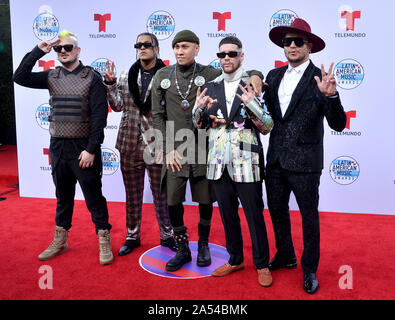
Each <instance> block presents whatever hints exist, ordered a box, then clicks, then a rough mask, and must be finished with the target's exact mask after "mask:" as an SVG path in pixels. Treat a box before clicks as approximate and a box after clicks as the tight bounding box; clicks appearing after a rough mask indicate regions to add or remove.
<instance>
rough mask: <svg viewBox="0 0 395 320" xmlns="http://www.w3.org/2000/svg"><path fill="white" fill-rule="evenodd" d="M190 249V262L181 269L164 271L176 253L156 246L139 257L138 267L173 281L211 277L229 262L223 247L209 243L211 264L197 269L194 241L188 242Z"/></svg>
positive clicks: (196, 246) (196, 244) (195, 243)
mask: <svg viewBox="0 0 395 320" xmlns="http://www.w3.org/2000/svg"><path fill="white" fill-rule="evenodd" d="M189 248H190V249H191V254H192V261H191V262H189V263H186V264H184V265H183V266H182V268H181V269H179V270H177V271H174V272H169V271H166V269H165V267H166V263H167V261H169V260H170V259H171V258H173V257H174V256H175V255H176V253H175V252H174V251H171V250H170V249H169V248H167V247H162V246H157V247H154V248H152V249H150V250H148V251H146V252H144V253H143V254H142V255H141V257H140V260H139V262H140V266H141V267H142V268H143V269H144V270H146V271H148V272H149V273H152V274H155V275H157V276H161V277H167V278H174V279H196V278H204V277H208V276H211V273H212V272H213V271H214V270H215V269H217V268H218V267H220V266H222V265H223V264H225V263H226V262H228V260H229V254H228V252H227V251H226V249H225V248H224V247H221V246H219V245H217V244H212V243H209V248H210V253H211V264H210V265H209V266H207V267H199V266H198V265H197V264H196V256H197V248H198V243H197V242H196V241H190V242H189Z"/></svg>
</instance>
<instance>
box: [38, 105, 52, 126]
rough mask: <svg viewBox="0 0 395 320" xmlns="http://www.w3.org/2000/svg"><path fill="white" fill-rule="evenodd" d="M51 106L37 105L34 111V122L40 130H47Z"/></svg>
mask: <svg viewBox="0 0 395 320" xmlns="http://www.w3.org/2000/svg"><path fill="white" fill-rule="evenodd" d="M50 111H51V106H50V105H49V104H48V103H43V104H42V105H39V106H38V107H37V109H36V121H37V124H38V125H39V126H40V128H42V129H44V130H49V113H50Z"/></svg>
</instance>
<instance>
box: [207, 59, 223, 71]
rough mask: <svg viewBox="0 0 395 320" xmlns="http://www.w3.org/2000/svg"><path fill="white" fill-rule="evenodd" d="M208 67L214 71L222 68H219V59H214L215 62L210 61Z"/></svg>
mask: <svg viewBox="0 0 395 320" xmlns="http://www.w3.org/2000/svg"><path fill="white" fill-rule="evenodd" d="M209 65H210V66H212V67H213V68H215V69H218V70H222V66H221V63H220V62H219V59H215V60H213V61H211V62H210V64H209Z"/></svg>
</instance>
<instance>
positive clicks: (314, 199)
mask: <svg viewBox="0 0 395 320" xmlns="http://www.w3.org/2000/svg"><path fill="white" fill-rule="evenodd" d="M269 38H270V40H271V41H272V42H274V43H275V44H276V45H278V46H279V47H282V48H284V53H285V56H286V58H287V60H288V62H289V64H288V66H284V67H282V68H278V69H274V70H271V71H270V72H269V74H268V75H267V80H266V83H265V102H266V104H267V106H268V110H269V112H270V114H271V115H272V118H273V120H274V127H273V129H272V131H271V134H270V140H269V147H268V152H267V170H266V180H265V183H266V192H267V200H268V207H269V211H270V215H271V218H272V223H273V229H274V233H275V239H276V248H277V253H276V255H275V256H274V258H273V259H272V260H271V261H270V263H269V269H270V270H277V269H279V268H295V267H296V256H295V251H294V246H293V243H292V237H291V223H290V216H289V207H288V203H289V197H290V194H291V192H293V193H294V195H295V198H296V201H297V203H298V206H299V210H300V213H301V215H302V227H303V244H304V250H303V255H302V258H301V265H302V269H303V272H304V289H305V291H306V292H307V293H310V294H312V293H315V292H316V291H317V289H318V280H317V278H316V271H317V268H318V262H319V257H320V227H319V215H318V202H319V184H320V177H321V172H322V169H323V136H324V125H323V119H324V117H325V118H326V119H327V122H328V124H329V126H330V127H331V128H332V129H333V130H336V131H342V130H343V129H344V128H345V125H346V114H345V112H344V109H343V107H342V105H341V102H340V98H339V94H338V92H337V91H336V81H335V79H334V77H333V75H332V68H333V63H332V64H331V65H330V67H329V71H328V73H325V70H324V66H323V65H321V69H319V68H317V67H316V66H315V65H314V64H313V63H312V62H311V61H310V58H309V57H310V53H315V52H319V51H321V50H323V49H324V48H325V42H324V41H323V40H322V39H321V38H320V37H318V36H317V35H315V34H313V33H312V32H311V28H310V26H309V24H308V23H307V22H306V21H304V20H303V19H299V18H297V19H295V20H294V22H293V23H292V24H291V25H290V26H280V27H275V28H273V29H272V30H271V31H270V33H269Z"/></svg>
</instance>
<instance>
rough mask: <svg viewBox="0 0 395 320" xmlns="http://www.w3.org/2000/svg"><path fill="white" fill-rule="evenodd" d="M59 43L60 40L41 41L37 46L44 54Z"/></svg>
mask: <svg viewBox="0 0 395 320" xmlns="http://www.w3.org/2000/svg"><path fill="white" fill-rule="evenodd" d="M59 42H60V39H56V40H55V41H52V42H49V41H42V42H40V43H39V44H38V47H39V48H40V49H41V50H42V51H44V52H45V53H49V52H50V51H51V49H52V47H53V46H56V45H57V44H58V43H59Z"/></svg>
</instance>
